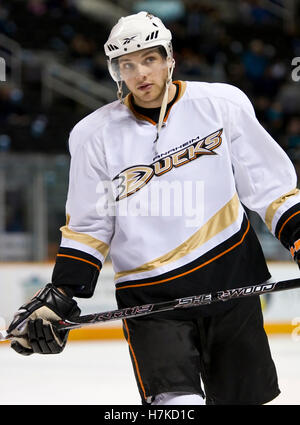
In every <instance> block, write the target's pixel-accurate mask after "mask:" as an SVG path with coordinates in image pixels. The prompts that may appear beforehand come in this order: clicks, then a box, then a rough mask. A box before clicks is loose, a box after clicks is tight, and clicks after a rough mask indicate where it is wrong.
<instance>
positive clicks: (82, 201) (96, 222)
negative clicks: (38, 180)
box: [52, 130, 114, 298]
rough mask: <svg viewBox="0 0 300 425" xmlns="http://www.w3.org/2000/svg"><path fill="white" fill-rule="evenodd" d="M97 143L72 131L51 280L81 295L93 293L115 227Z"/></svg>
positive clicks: (102, 161)
mask: <svg viewBox="0 0 300 425" xmlns="http://www.w3.org/2000/svg"><path fill="white" fill-rule="evenodd" d="M82 139H83V140H82ZM99 145H100V146H101V144H99V143H98V144H97V143H93V142H90V141H89V140H87V141H86V142H85V141H84V134H83V135H82V134H80V133H79V134H78V131H77V132H76V131H74V130H73V132H71V135H70V140H69V147H70V153H71V163H70V172H69V187H68V195H67V202H66V217H67V219H66V224H65V225H64V226H63V227H61V229H60V230H61V236H62V237H61V243H60V247H59V250H58V253H57V256H56V262H55V266H54V270H53V275H52V282H53V284H54V285H55V286H60V287H63V288H64V289H65V290H66V291H67V293H70V295H72V296H76V297H80V298H88V297H91V296H92V295H93V293H94V289H95V286H96V283H97V280H98V276H99V272H100V270H101V268H102V265H103V263H104V261H105V258H106V256H107V254H108V252H109V246H110V241H111V238H112V234H113V230H114V216H113V214H112V210H111V209H110V206H111V203H112V200H111V198H110V196H111V195H110V190H109V181H110V180H109V178H108V176H107V174H106V172H105V164H104V154H103V152H101V149H100V148H99Z"/></svg>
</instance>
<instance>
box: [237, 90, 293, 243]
mask: <svg viewBox="0 0 300 425" xmlns="http://www.w3.org/2000/svg"><path fill="white" fill-rule="evenodd" d="M232 98H233V99H234V102H231V105H230V113H229V119H230V140H231V156H232V164H233V171H234V175H235V181H236V188H237V192H238V194H239V197H240V200H241V202H242V203H243V204H244V205H245V206H246V207H247V208H248V209H249V210H252V211H255V212H257V213H258V214H259V215H260V217H261V218H262V220H263V221H264V222H265V224H266V226H267V227H268V229H269V230H270V232H271V233H272V234H273V235H274V236H275V237H277V238H278V239H279V240H280V241H281V243H282V244H283V245H284V246H285V247H286V248H287V249H290V248H291V246H292V245H293V243H294V242H295V238H297V234H298V233H299V230H300V191H299V189H298V188H297V175H296V171H295V168H294V166H293V164H292V162H291V161H290V159H289V157H288V156H287V154H286V153H285V152H284V150H283V149H282V148H281V147H280V146H279V144H278V143H277V142H276V141H275V140H274V139H273V138H272V136H271V135H270V134H269V133H268V132H267V131H266V130H265V129H264V128H263V126H262V125H261V124H260V123H259V121H258V120H257V118H256V116H255V112H254V109H253V107H252V105H251V103H250V101H249V99H248V98H247V96H246V95H245V94H244V93H243V92H241V91H239V93H238V95H237V96H235V97H234V96H233V97H232Z"/></svg>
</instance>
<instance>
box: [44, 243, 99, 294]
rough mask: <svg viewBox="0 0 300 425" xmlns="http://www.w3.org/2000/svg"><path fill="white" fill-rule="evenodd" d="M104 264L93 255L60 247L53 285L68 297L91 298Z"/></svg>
mask: <svg viewBox="0 0 300 425" xmlns="http://www.w3.org/2000/svg"><path fill="white" fill-rule="evenodd" d="M101 267H102V264H101V261H99V260H98V259H97V258H95V257H94V256H93V255H90V254H87V253H86V252H83V251H80V250H78V249H73V248H63V247H60V248H59V250H58V253H57V256H56V262H55V266H54V269H53V274H52V283H53V285H55V286H56V287H61V288H63V289H64V290H65V291H66V293H67V294H68V295H71V296H75V297H79V298H90V297H91V296H92V295H93V293H94V290H95V286H96V283H97V280H98V276H99V272H100V270H101Z"/></svg>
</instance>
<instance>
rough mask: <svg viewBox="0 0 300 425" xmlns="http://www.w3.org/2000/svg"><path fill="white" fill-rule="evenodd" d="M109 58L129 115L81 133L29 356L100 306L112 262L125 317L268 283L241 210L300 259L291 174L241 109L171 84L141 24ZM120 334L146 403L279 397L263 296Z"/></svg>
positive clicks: (25, 326)
mask: <svg viewBox="0 0 300 425" xmlns="http://www.w3.org/2000/svg"><path fill="white" fill-rule="evenodd" d="M105 53H106V55H107V58H108V67H109V71H110V73H111V75H112V78H113V79H114V80H115V81H116V83H117V86H118V96H119V100H117V101H115V102H113V103H111V104H109V105H106V106H104V107H102V108H99V109H98V110H96V111H95V112H93V113H92V114H90V115H88V116H87V117H86V118H84V119H83V120H82V121H80V122H79V123H78V124H77V125H76V126H75V127H74V128H73V130H72V131H71V134H70V142H69V146H70V153H71V167H70V181H69V191H68V198H67V204H66V215H67V221H66V225H65V226H64V227H62V228H61V231H62V239H61V245H60V248H59V251H58V254H57V259H56V263H55V267H54V270H53V277H52V283H50V284H48V285H46V287H45V288H43V289H41V290H40V292H39V293H38V294H37V295H36V296H35V297H33V299H32V300H31V301H30V302H28V303H26V304H25V305H23V306H22V307H21V309H20V310H19V311H18V312H17V313H16V315H15V317H14V320H13V321H12V323H11V324H10V326H9V329H8V330H9V332H11V333H12V334H13V335H14V336H15V338H14V340H13V342H12V348H14V349H15V350H16V351H17V352H19V353H20V354H24V355H28V354H32V353H41V354H50V353H58V352H61V351H62V350H63V348H64V346H65V344H66V341H67V337H68V332H64V333H63V334H62V333H59V334H58V333H57V332H55V330H54V329H53V327H52V325H51V322H52V321H53V320H55V319H57V318H70V317H72V316H74V315H78V314H79V313H80V310H79V308H78V306H77V302H76V301H75V300H74V299H73V297H75V298H76V297H78V298H84V297H92V295H93V292H94V289H95V285H96V282H97V280H98V275H99V272H100V269H101V267H102V265H103V263H104V261H105V258H106V256H107V254H108V252H110V257H111V260H112V264H113V268H114V271H115V285H116V299H117V302H118V306H119V308H124V307H129V306H134V305H142V304H146V303H152V302H160V301H166V300H170V299H174V298H179V297H185V296H189V295H195V294H199V293H206V292H213V291H217V290H224V289H229V288H234V287H241V286H247V285H252V284H256V283H262V282H265V281H267V280H268V279H269V278H270V277H271V276H270V273H269V270H268V268H267V265H266V261H265V258H264V255H263V252H262V249H261V246H260V244H259V242H258V239H257V237H256V235H255V233H254V231H253V229H252V227H251V225H250V223H249V220H248V217H247V215H246V213H245V209H244V206H246V207H247V208H248V209H250V210H253V211H256V212H257V213H258V214H259V215H260V217H261V218H262V219H263V220H264V222H265V223H266V225H267V226H268V228H269V230H270V232H272V234H273V235H274V236H275V237H277V238H278V239H279V240H280V241H281V243H282V244H283V245H284V247H286V248H287V249H290V250H291V252H292V254H293V256H294V258H295V259H296V260H297V258H298V257H299V245H300V239H299V238H300V195H299V190H298V189H297V188H296V184H297V182H296V174H295V170H294V168H293V165H292V163H291V162H290V160H289V159H288V157H287V156H286V154H285V153H284V152H283V151H282V149H281V148H280V147H279V145H278V144H277V143H276V142H275V141H274V140H273V139H272V137H271V136H270V135H269V134H268V133H267V132H266V131H265V130H264V128H263V127H262V126H261V125H260V124H259V122H258V121H257V119H256V117H255V113H254V110H253V107H252V105H251V103H250V101H249V99H248V98H247V96H246V95H245V94H244V93H243V92H242V91H240V90H239V89H238V88H236V87H233V86H231V85H228V84H220V83H203V82H184V81H173V79H172V73H173V69H174V65H175V63H174V58H173V54H172V45H171V33H170V31H169V30H167V29H166V28H165V26H164V25H163V23H162V22H161V20H160V19H158V18H156V17H154V16H152V15H150V14H148V13H146V12H140V13H138V14H135V15H131V16H128V17H125V18H121V19H120V20H119V22H118V23H117V24H116V26H115V27H114V28H113V29H112V31H111V34H110V36H109V39H108V41H107V43H106V44H105ZM125 86H126V87H127V89H128V91H129V93H128V94H127V95H126V96H125V95H124V94H123V89H124V88H125ZM174 188H175V189H174ZM172 189H174V190H172ZM161 195H162V196H161ZM193 202H194V204H195V205H194V204H193ZM166 207H168V208H166ZM166 210H167V213H166ZM192 213H194V215H193V214H192ZM123 324H124V334H125V337H126V339H127V341H128V345H129V351H130V356H131V359H132V365H133V370H134V373H135V377H136V382H137V385H138V389H139V392H140V395H141V400H142V403H143V404H154V405H155V404H157V405H158V404H160V405H164V404H177V405H180V404H194V405H197V404H199V405H201V404H204V403H206V404H264V403H267V402H269V401H271V400H272V399H274V398H275V397H276V396H277V395H278V394H279V392H280V391H279V388H278V382H277V374H276V369H275V365H274V363H273V360H272V357H271V353H270V349H269V344H268V340H267V336H266V334H265V331H264V328H263V317H262V311H261V305H260V300H259V297H249V298H247V299H243V300H240V299H236V300H232V301H228V302H226V303H221V304H220V303H216V304H214V305H208V306H202V307H195V308H193V309H186V310H181V311H175V312H174V311H173V312H169V313H160V314H159V315H153V316H151V315H150V316H144V317H143V318H138V319H130V320H124V321H123ZM200 378H201V379H200ZM201 382H202V383H203V384H202V383H201Z"/></svg>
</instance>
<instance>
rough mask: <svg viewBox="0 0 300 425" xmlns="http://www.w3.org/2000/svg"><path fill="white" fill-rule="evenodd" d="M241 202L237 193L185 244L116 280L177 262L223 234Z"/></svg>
mask: <svg viewBox="0 0 300 425" xmlns="http://www.w3.org/2000/svg"><path fill="white" fill-rule="evenodd" d="M239 206H240V201H239V198H238V196H237V193H235V195H234V196H233V198H232V199H231V200H230V201H229V202H227V204H225V205H224V206H223V207H222V208H221V209H220V210H219V211H218V212H217V213H216V214H215V215H214V216H213V217H211V218H210V219H209V220H208V221H207V222H206V223H205V224H204V226H202V227H201V228H200V229H199V230H197V232H196V233H194V234H193V235H192V236H190V237H189V238H188V239H187V240H186V241H185V242H183V243H182V244H181V245H179V246H178V247H176V248H175V249H173V250H172V251H170V252H168V253H167V254H164V255H162V256H160V257H158V258H156V259H154V260H152V261H150V262H148V263H145V264H143V265H141V266H139V267H137V268H135V269H132V270H125V271H122V272H118V273H116V274H115V280H117V279H120V278H121V277H124V276H128V275H131V274H135V273H142V272H146V271H150V270H153V269H156V268H158V267H162V266H165V265H166V264H169V263H171V262H174V261H177V260H179V259H180V258H182V257H184V256H185V255H187V254H189V253H190V252H192V251H194V250H195V249H197V248H199V247H200V246H201V245H203V244H204V243H206V242H207V241H209V240H210V239H211V238H213V237H214V236H216V235H217V234H218V233H220V232H222V231H223V230H224V229H226V228H227V227H229V226H230V225H231V224H233V223H234V222H235V221H236V220H237V218H238V214H239Z"/></svg>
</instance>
